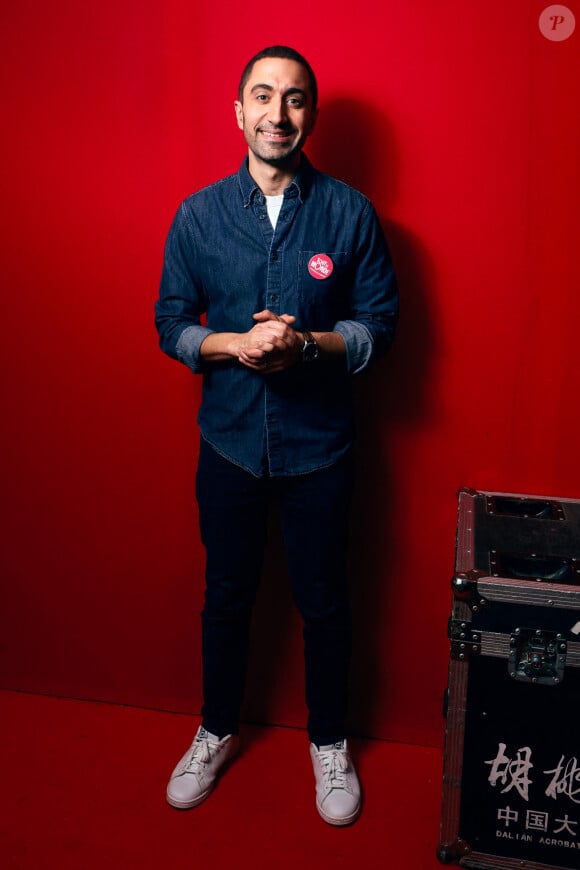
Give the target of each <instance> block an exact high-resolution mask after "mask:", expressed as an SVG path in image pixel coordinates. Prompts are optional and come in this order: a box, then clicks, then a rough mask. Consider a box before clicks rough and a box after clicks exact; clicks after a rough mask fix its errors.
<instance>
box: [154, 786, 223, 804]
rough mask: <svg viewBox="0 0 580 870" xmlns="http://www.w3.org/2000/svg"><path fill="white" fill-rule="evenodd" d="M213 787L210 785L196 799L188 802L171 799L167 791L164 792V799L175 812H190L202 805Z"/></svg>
mask: <svg viewBox="0 0 580 870" xmlns="http://www.w3.org/2000/svg"><path fill="white" fill-rule="evenodd" d="M213 789H214V787H213V785H212V787H211V788H208V789H207V790H206V791H204V792H202V794H200V795H198V796H197V797H196V798H193V800H190V801H180V800H178V799H177V798H174V797H171V795H170V794H169V791H167V792H166V794H165V797H166V799H167V803H168V804H170V806H172V807H175V809H176V810H192V809H193V808H194V807H197V806H199V804H202V803H203V802H204V800H205V799H206V798H208V797H209V796H210V794H211V793H212V791H213Z"/></svg>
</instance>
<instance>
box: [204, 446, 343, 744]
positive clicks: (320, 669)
mask: <svg viewBox="0 0 580 870" xmlns="http://www.w3.org/2000/svg"><path fill="white" fill-rule="evenodd" d="M352 479H353V474H352V457H351V455H350V454H349V455H347V456H346V457H343V458H342V459H341V460H339V462H338V463H336V464H335V465H332V466H330V467H329V468H325V469H322V470H319V471H315V472H312V473H311V474H305V475H300V476H292V477H284V478H270V477H262V478H256V477H254V476H253V475H251V474H249V473H248V472H246V471H244V470H243V469H241V468H239V467H238V466H236V465H234V464H233V463H231V462H228V461H227V460H226V459H224V458H223V457H222V456H220V455H219V454H218V453H216V451H214V450H213V449H212V448H211V447H210V446H209V445H208V444H207V442H205V441H204V440H203V439H202V440H201V450H200V458H199V466H198V471H197V500H198V505H199V520H200V529H201V537H202V541H203V544H204V546H205V548H206V553H207V566H206V593H205V605H204V609H203V613H202V628H203V632H202V637H203V686H204V705H203V710H202V714H203V724H204V727H205V728H207V730H208V731H210V732H212V733H214V734H217V735H219V736H220V737H221V736H224V735H226V734H235V733H237V731H238V724H239V716H240V707H241V704H242V699H243V694H244V687H245V680H246V670H247V660H248V643H249V629H250V619H251V613H252V607H253V604H254V601H255V597H256V591H257V588H258V584H259V580H260V573H261V569H262V562H263V555H264V547H265V543H266V525H267V512H268V508H269V506H270V505H271V504H272V501H273V500H274V501H276V502H277V503H278V505H279V510H280V517H281V523H282V530H283V534H284V544H285V549H286V555H287V560H288V572H289V575H290V580H291V583H292V594H293V598H294V602H295V604H296V606H297V607H298V609H299V611H300V613H301V615H302V619H303V623H304V660H305V671H306V704H307V707H308V712H309V716H308V735H309V737H310V740H312V741H313V742H314V743H317V744H319V745H320V744H327V743H334V742H336V741H337V740H341V739H342V738H343V737H344V736H345V718H346V706H347V682H348V669H349V663H350V653H351V619H350V610H349V605H348V592H347V580H346V566H345V563H346V547H347V530H348V508H349V504H350V498H351V492H352Z"/></svg>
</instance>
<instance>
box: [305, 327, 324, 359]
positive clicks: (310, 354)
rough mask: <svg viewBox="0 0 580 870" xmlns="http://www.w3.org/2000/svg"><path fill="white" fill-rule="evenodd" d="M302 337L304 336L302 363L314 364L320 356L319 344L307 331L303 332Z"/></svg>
mask: <svg viewBox="0 0 580 870" xmlns="http://www.w3.org/2000/svg"><path fill="white" fill-rule="evenodd" d="M302 335H303V336H304V344H303V345H302V350H301V354H302V362H314V360H315V359H318V357H319V355H320V349H319V347H318V343H317V341H316V339H315V338H314V336H313V335H312V333H311V332H308V330H307V329H303V330H302Z"/></svg>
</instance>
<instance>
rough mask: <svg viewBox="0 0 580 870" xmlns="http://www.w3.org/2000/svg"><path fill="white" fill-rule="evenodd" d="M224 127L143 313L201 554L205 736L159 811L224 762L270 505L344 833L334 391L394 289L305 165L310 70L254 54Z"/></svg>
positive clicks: (350, 208) (352, 220)
mask: <svg viewBox="0 0 580 870" xmlns="http://www.w3.org/2000/svg"><path fill="white" fill-rule="evenodd" d="M235 112H236V118H237V123H238V126H239V128H240V129H241V130H243V133H244V137H245V140H246V143H247V145H248V156H247V159H246V160H244V162H243V164H242V166H241V168H240V170H239V172H238V173H236V174H235V175H232V176H230V177H228V178H225V179H223V180H221V181H219V182H217V183H216V184H213V185H210V186H209V187H207V188H205V189H203V190H201V191H199V192H198V193H196V194H194V195H193V196H191V197H189V198H188V199H186V200H185V202H183V203H182V205H181V207H180V209H179V211H178V213H177V215H176V217H175V220H174V222H173V225H172V227H171V230H170V232H169V236H168V239H167V245H166V252H165V261H164V268H163V276H162V280H161V290H160V298H159V301H158V302H157V305H156V324H157V328H158V331H159V335H160V344H161V347H162V349H163V350H164V351H165V352H166V353H167V354H169V355H170V356H171V357H174V358H175V359H178V360H180V361H181V362H182V363H185V365H187V366H189V368H190V369H191V370H192V372H194V373H201V374H202V375H203V396H202V403H201V408H200V412H199V425H200V430H201V446H200V457H199V465H198V472H197V490H196V494H197V500H198V505H199V519H200V531H201V537H202V541H203V544H204V547H205V549H206V554H207V565H206V592H205V603H204V608H203V613H202V653H203V655H202V658H203V694H204V703H203V709H202V725H201V727H200V729H199V730H198V733H197V734H196V736H195V739H194V741H193V744H192V745H191V747H190V748H189V749H188V751H187V752H186V753H185V755H184V756H183V758H182V759H181V760H180V762H179V764H178V765H177V767H176V768H175V770H174V772H173V774H172V776H171V779H170V781H169V785H168V787H167V799H168V801H169V803H170V804H171V805H172V806H175V807H179V808H189V807H194V806H196V805H198V804H199V803H201V802H202V801H203V800H205V798H206V797H207V796H208V795H209V793H210V792H211V790H212V788H213V785H214V783H215V780H216V777H217V774H218V772H219V771H220V770H221V769H222V767H223V766H224V765H225V764H226V762H228V761H229V760H231V758H232V757H233V755H234V754H235V752H236V751H237V748H238V728H239V715H240V706H241V703H242V697H243V691H244V683H245V676H246V666H247V653H248V633H249V624H250V616H251V611H252V606H253V603H254V599H255V594H256V589H257V586H258V581H259V575H260V570H261V567H262V557H263V551H264V546H265V538H266V516H267V511H268V508H269V506H271V504H272V503H273V502H276V503H277V505H278V506H279V510H280V516H281V522H282V528H283V533H284V541H285V549H286V555H287V559H288V568H289V574H290V579H291V583H292V591H293V597H294V601H295V603H296V605H297V607H298V609H299V611H300V613H301V615H302V618H303V621H304V657H305V671H306V702H307V707H308V712H309V715H308V735H309V739H310V752H311V756H312V762H313V766H314V774H315V781H316V804H317V808H318V811H319V813H320V815H321V816H322V818H323V819H324V820H325V821H326V822H328V823H329V824H331V825H347V824H350V823H351V822H353V821H354V820H355V819H356V818H357V817H358V815H359V812H360V803H361V798H360V786H359V782H358V778H357V775H356V772H355V769H354V766H353V763H352V759H351V757H350V754H349V749H348V745H347V740H346V734H345V720H346V708H347V675H348V667H349V660H350V647H351V627H350V611H349V605H348V596H347V579H346V570H345V562H346V540H347V524H348V506H349V500H350V495H351V489H352V456H351V445H352V438H353V431H352V410H351V404H350V398H349V377H350V375H352V374H354V373H356V372H359V371H362V370H363V369H365V368H366V367H367V366H368V364H369V363H370V361H371V360H372V359H374V358H375V357H376V356H378V355H379V354H381V353H384V352H386V350H387V349H388V347H389V346H390V343H391V341H392V338H393V333H394V330H395V325H396V320H397V292H396V285H395V280H394V276H393V270H392V266H391V261H390V258H389V254H388V252H387V248H386V245H385V242H384V238H383V234H382V231H381V228H380V225H379V223H378V220H377V218H376V215H375V212H374V210H373V207H372V205H371V203H370V202H369V201H368V200H367V199H366V198H365V197H364V196H363V195H362V194H360V193H358V192H357V191H355V190H353V189H352V188H350V187H348V186H347V185H345V184H343V183H341V182H339V181H336V180H334V179H331V178H330V177H328V176H326V175H323V174H322V173H319V172H317V171H316V170H315V169H314V168H313V167H312V165H311V164H310V163H309V161H308V160H307V158H306V157H305V156H304V154H303V153H302V148H303V146H304V143H305V142H306V139H307V138H308V136H309V135H310V134H311V133H312V131H313V129H314V126H315V123H316V120H317V114H318V110H317V84H316V79H315V76H314V73H313V71H312V69H311V67H310V65H309V64H308V63H307V61H306V60H305V59H304V58H303V57H302V56H301V55H300V54H298V53H297V52H296V51H294V50H293V49H291V48H288V47H286V46H274V47H271V48H267V49H265V50H264V51H261V52H260V53H259V54H257V55H256V56H255V57H253V58H252V59H251V60H250V62H249V63H248V65H247V67H246V69H245V70H244V72H243V74H242V78H241V82H240V86H239V94H238V100H236V102H235ZM204 316H205V317H206V323H205V324H204V325H202V322H201V318H202V317H204Z"/></svg>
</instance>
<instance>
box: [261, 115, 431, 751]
mask: <svg viewBox="0 0 580 870" xmlns="http://www.w3.org/2000/svg"><path fill="white" fill-rule="evenodd" d="M308 153H309V157H310V158H311V160H312V162H313V163H314V165H315V166H316V167H317V168H319V169H322V170H323V171H325V172H328V174H330V175H333V176H334V177H336V178H339V179H341V180H342V181H345V182H346V183H347V184H350V185H352V186H353V187H355V188H357V189H358V190H360V191H362V192H363V193H365V194H366V195H367V196H369V198H370V199H371V200H372V201H373V203H374V204H375V207H376V208H377V211H379V212H383V210H384V211H386V212H388V211H389V210H390V207H391V206H392V204H393V203H394V202H395V200H396V198H397V185H398V172H397V166H398V160H397V153H396V147H395V137H394V134H393V131H392V129H391V126H390V124H389V122H388V121H387V119H386V118H385V117H384V116H381V115H380V114H379V113H378V112H377V109H376V107H374V106H371V105H369V104H365V103H363V102H360V101H354V102H353V101H349V102H348V103H347V102H346V101H345V100H344V99H341V100H338V99H337V100H331V101H329V102H326V103H325V104H324V106H323V107H322V109H321V118H320V122H319V126H318V128H317V130H316V133H315V134H314V135H313V137H312V140H311V141H309V143H308ZM379 218H380V219H381V222H382V225H383V228H384V230H385V235H386V237H387V240H388V243H389V247H390V249H391V253H392V256H393V261H394V264H395V269H396V273H397V278H398V282H399V286H400V292H401V321H400V324H399V329H398V333H397V337H396V341H395V345H394V347H393V349H392V350H391V352H390V353H389V355H388V356H387V357H386V358H385V359H384V360H381V361H379V362H378V363H377V364H376V365H375V366H374V367H372V368H371V370H370V371H369V372H367V373H365V374H363V375H361V376H359V377H356V378H355V379H354V383H353V386H354V396H355V406H356V412H357V443H356V458H357V484H356V489H355V497H354V504H353V512H352V522H351V546H350V576H351V581H352V582H351V587H352V603H353V617H354V638H355V644H354V658H353V666H352V681H351V682H352V701H351V721H350V723H349V726H350V731H351V732H352V733H355V734H361V735H370V736H384V733H385V723H384V722H380V721H378V717H379V715H380V713H379V707H381V708H383V709H384V702H381V703H379V701H380V698H381V695H383V694H384V692H385V691H386V692H387V693H388V686H385V685H384V684H382V683H381V679H380V672H381V670H383V668H382V667H381V666H380V663H381V661H382V660H383V659H385V658H386V657H388V658H389V659H390V660H394V654H395V651H393V650H391V651H389V649H388V626H389V623H391V624H392V623H393V622H394V621H395V620H397V621H399V622H400V621H401V620H402V619H403V615H402V614H397V613H394V612H391V610H392V608H390V607H389V599H390V598H391V597H393V596H392V594H391V589H392V586H393V584H396V583H398V582H400V580H399V579H398V578H394V577H393V576H392V575H393V571H392V570H391V558H390V554H391V553H392V552H393V548H394V547H399V546H401V538H402V539H403V540H408V539H410V538H411V531H410V530H409V531H408V532H403V535H401V526H403V527H404V526H405V519H404V517H401V516H397V515H396V512H397V505H398V504H399V502H400V501H401V499H400V497H399V496H400V494H399V493H397V492H396V491H395V482H394V480H393V478H392V476H391V474H390V467H391V465H392V464H393V463H394V462H397V459H398V458H397V457H396V456H394V457H392V456H390V455H389V441H388V438H389V431H390V430H391V429H392V428H394V427H397V428H399V427H401V426H402V427H403V428H407V427H409V428H411V427H416V426H419V425H420V424H421V422H422V421H424V420H425V419H427V418H429V417H431V415H432V409H430V408H429V397H428V395H427V392H426V388H425V384H426V375H427V373H428V372H429V370H430V364H431V360H432V358H433V354H434V335H435V333H436V329H435V326H434V323H433V315H432V312H431V311H430V309H429V305H428V301H427V299H426V297H425V288H426V287H427V286H428V285H429V279H428V276H429V273H430V271H431V266H430V262H429V259H428V257H427V254H426V252H425V250H424V248H423V247H422V246H421V244H420V242H419V241H418V239H417V238H416V237H415V236H414V235H413V234H412V233H410V232H409V231H407V230H406V229H404V228H403V227H401V226H398V225H396V224H394V223H392V222H391V221H389V220H388V219H387V220H384V219H383V216H382V214H381V213H380V214H379ZM395 520H396V522H395ZM395 527H396V528H397V533H395V531H394V529H395ZM395 534H396V535H397V540H395V539H394V537H395ZM282 552H283V549H282V541H281V537H280V533H279V529H277V528H276V526H274V528H273V529H272V533H271V540H270V546H269V548H268V553H267V558H266V566H265V571H264V578H263V583H262V587H261V589H260V593H259V596H258V602H257V606H256V612H255V617H254V633H253V645H252V652H251V662H250V677H249V685H248V693H247V701H246V704H245V716H244V718H246V720H250V721H265V722H275V723H280V724H285V725H296V726H298V727H303V726H304V724H305V721H306V713H305V709H304V701H303V696H304V693H303V679H302V674H301V668H302V664H301V660H302V640H301V633H300V631H299V629H298V628H297V625H298V618H297V616H296V613H295V612H294V611H293V606H292V602H291V597H290V592H289V581H288V579H287V573H286V567H285V562H284V559H283V557H282V555H281V554H282ZM306 557H307V554H305V558H306ZM296 657H299V660H298V661H296V660H295V659H296ZM384 670H386V671H387V680H388V670H389V668H388V666H386V667H385V668H384ZM299 679H300V680H301V682H300V683H299V682H298V680H299ZM281 681H282V683H283V684H284V683H287V682H288V681H289V682H290V685H289V686H288V693H287V694H286V701H284V700H282V701H281V702H278V706H276V703H274V705H272V699H273V698H274V697H275V696H279V695H280V694H281V693H280V689H279V688H278V689H276V688H275V687H276V685H277V684H278V685H279V684H280V682H281ZM292 683H293V684H294V685H292ZM282 694H283V693H282ZM288 695H291V696H292V699H293V700H292V701H291V702H288V700H287V699H288ZM292 705H294V706H292ZM389 706H390V705H389Z"/></svg>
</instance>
